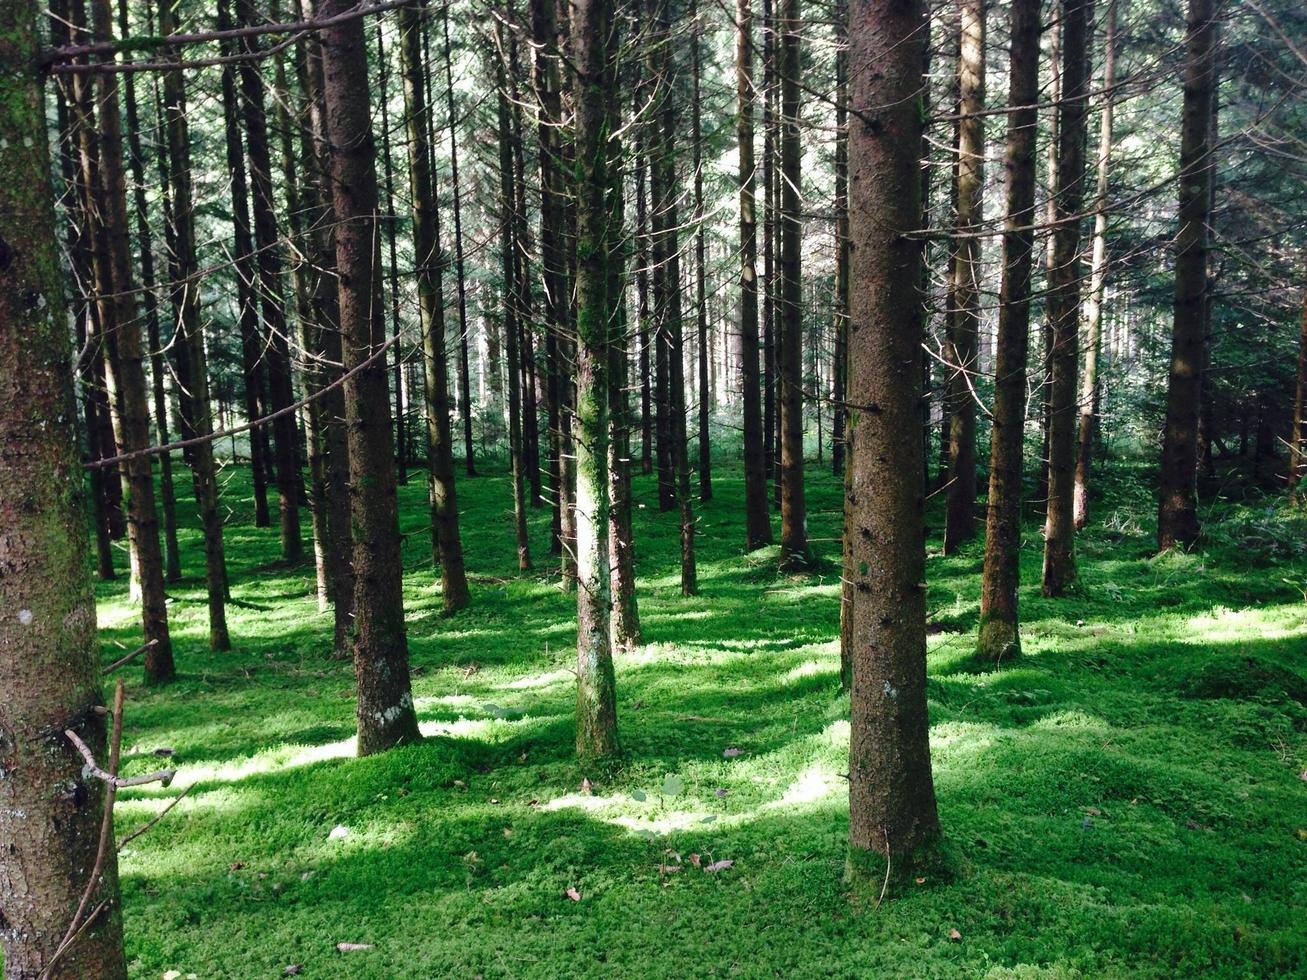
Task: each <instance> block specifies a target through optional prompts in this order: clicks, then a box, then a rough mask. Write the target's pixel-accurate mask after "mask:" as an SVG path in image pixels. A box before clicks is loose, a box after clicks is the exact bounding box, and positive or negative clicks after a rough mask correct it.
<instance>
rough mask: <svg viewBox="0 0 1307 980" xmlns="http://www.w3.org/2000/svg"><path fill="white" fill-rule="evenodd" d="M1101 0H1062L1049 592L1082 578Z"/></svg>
mask: <svg viewBox="0 0 1307 980" xmlns="http://www.w3.org/2000/svg"><path fill="white" fill-rule="evenodd" d="M1092 11H1093V0H1063V2H1062V42H1061V43H1062V65H1061V86H1062V87H1061V98H1060V100H1059V102H1058V106H1057V178H1056V183H1055V185H1054V191H1053V193H1054V199H1053V204H1052V208H1053V224H1054V228H1053V250H1052V259H1051V260H1050V269H1049V286H1048V300H1047V302H1048V320H1049V325H1050V340H1049V356H1048V360H1049V381H1048V510H1047V513H1046V515H1045V520H1044V575H1043V583H1044V584H1043V589H1044V595H1046V596H1060V595H1065V594H1066V592H1067V590H1068V589H1070V588H1071V586H1072V584H1073V583H1074V582H1075V580H1076V558H1075V524H1074V521H1073V513H1072V511H1073V503H1072V498H1073V495H1074V483H1075V457H1076V414H1077V413H1076V405H1077V396H1078V394H1079V393H1078V391H1077V387H1076V371H1077V368H1078V366H1079V348H1080V266H1081V262H1080V224H1081V213H1080V211H1081V203H1082V202H1083V200H1084V179H1085V123H1086V119H1087V118H1088V115H1089V111H1088V100H1089V23H1090V14H1091V13H1092Z"/></svg>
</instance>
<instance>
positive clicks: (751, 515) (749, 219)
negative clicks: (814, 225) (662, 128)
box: [735, 0, 772, 551]
mask: <svg viewBox="0 0 1307 980" xmlns="http://www.w3.org/2000/svg"><path fill="white" fill-rule="evenodd" d="M753 43H754V42H753V8H752V6H751V0H736V5H735V81H736V85H735V87H736V95H737V99H738V101H739V112H738V116H737V121H736V137H737V139H736V142H737V143H738V144H739V153H740V178H739V179H740V398H741V412H742V414H743V416H744V419H743V421H744V518H745V529H744V542H745V547H746V549H747V550H749V551H753V550H755V549H757V548H761V547H763V546H764V545H768V544H771V542H772V530H771V515H770V512H769V511H768V507H767V457H766V455H765V447H764V444H763V419H762V392H761V390H760V386H761V377H760V375H759V371H758V221H757V210H756V198H755V195H754V170H755V169H756V168H755V165H754V158H753V113H754V109H753V104H754V89H753Z"/></svg>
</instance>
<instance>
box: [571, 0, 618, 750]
mask: <svg viewBox="0 0 1307 980" xmlns="http://www.w3.org/2000/svg"><path fill="white" fill-rule="evenodd" d="M571 13H572V24H571V28H572V31H571V47H572V50H571V55H572V65H573V71H574V72H575V77H574V79H573V88H574V91H575V94H576V117H575V118H576V122H575V126H576V177H577V181H576V187H575V193H576V196H577V202H576V203H577V209H576V217H577V228H576V234H577V238H576V256H577V277H576V295H577V314H576V409H575V429H574V433H573V435H574V437H575V438H574V442H573V445H574V447H575V452H576V462H575V470H576V567H577V583H576V584H577V588H576V598H577V605H576V754H577V755H578V756H580V757H581V758H592V757H596V756H608V755H612V754H613V753H614V752H616V751H617V698H616V682H615V680H614V676H613V653H612V637H611V634H610V616H611V609H610V603H611V600H612V593H611V584H612V583H611V573H610V567H609V553H608V534H609V527H608V520H609V498H608V494H609V485H608V466H609V460H608V440H609V431H608V421H609V417H608V413H609V405H608V399H609V384H610V379H609V370H610V367H611V365H610V363H609V357H610V353H611V352H610V346H611V336H612V331H613V326H614V323H615V321H616V319H617V307H618V305H619V304H620V303H621V294H620V293H613V292H611V291H610V289H611V287H612V285H613V284H614V282H615V280H614V278H613V277H612V276H611V275H610V263H611V262H612V261H613V251H614V248H615V247H616V245H617V240H618V239H619V238H620V235H621V228H620V227H619V226H618V225H617V223H616V218H617V215H616V213H615V212H616V207H615V205H616V200H617V197H616V195H617V193H619V191H618V190H617V188H616V184H617V182H618V181H619V180H620V179H621V178H620V170H619V169H618V168H617V167H615V166H613V162H612V161H610V160H609V158H608V157H609V152H610V147H611V144H610V136H611V134H612V133H613V132H614V130H615V129H616V126H615V125H614V118H613V117H614V115H615V113H614V108H613V107H614V104H615V103H614V100H613V99H611V98H609V94H608V93H607V92H606V91H605V84H604V83H605V81H607V80H609V79H610V77H611V76H610V70H609V59H610V57H611V55H610V54H609V51H610V47H612V48H615V47H616V39H615V38H614V37H613V9H612V0H573V2H572V5H571Z"/></svg>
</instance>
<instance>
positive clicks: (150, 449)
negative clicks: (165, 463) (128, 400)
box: [85, 337, 399, 469]
mask: <svg viewBox="0 0 1307 980" xmlns="http://www.w3.org/2000/svg"><path fill="white" fill-rule="evenodd" d="M398 339H399V338H397V337H391V338H389V339H388V340H386V342H385V343H383V344H382V345H381V346H380V347H378V348H377V350H376V351H375V352H374V353H372V354H370V355H368V358H367V360H365V361H363V362H361V363H360V364H357V365H355V366H354V367H352V368H350V369H349V370H348V371H346V372H345V373H343V374H342V375H341V376H340V377H339V378H337V379H336V380H335V381H333V382H331V384H328V385H324V386H323V387H321V388H319V389H318V390H317V391H316V392H314V393H313V394H311V395H308V396H307V397H305V398H301V399H300V400H299V401H297V402H295V403H294V404H292V405H286V406H285V407H284V408H279V409H277V411H275V412H271V413H270V414H268V415H265V416H263V417H262V418H257V419H254V420H252V421H250V422H242V423H241V424H240V425H233V426H231V427H230V428H226V429H218V430H216V431H214V432H211V433H209V434H208V435H207V436H196V437H194V438H193V439H179V440H177V441H176V442H169V443H166V444H165V445H162V446H146V447H145V448H144V449H136V450H133V451H132V452H130V453H122V454H120V455H118V456H112V457H106V458H105V459H95V460H91V461H90V462H88V463H86V464H85V466H86V468H87V469H99V468H101V467H103V466H111V465H112V464H114V463H121V462H123V461H124V460H128V459H135V458H136V457H137V456H158V455H160V454H161V453H170V452H172V451H173V450H174V449H185V448H187V447H188V446H198V445H200V444H202V443H206V442H213V441H214V440H216V439H223V438H226V437H227V436H234V435H237V434H239V433H241V432H247V431H249V430H250V429H256V428H258V427H259V426H261V425H266V424H268V423H269V422H272V421H275V420H276V419H279V418H281V416H283V415H286V414H287V413H289V412H297V411H299V410H300V409H301V408H303V407H304V406H305V405H308V404H309V403H310V402H314V401H316V400H317V399H319V398H321V397H322V396H323V395H325V394H326V393H327V392H329V391H331V390H332V389H333V388H336V387H338V386H339V385H343V384H344V383H345V382H346V381H348V380H349V379H350V378H352V377H354V375H356V374H358V373H359V372H360V371H363V370H364V369H365V368H368V367H371V366H372V365H373V364H374V363H376V361H377V359H378V358H380V357H384V356H385V354H386V351H387V350H389V349H390V347H391V345H392V344H394V343H395V341H396V340H398Z"/></svg>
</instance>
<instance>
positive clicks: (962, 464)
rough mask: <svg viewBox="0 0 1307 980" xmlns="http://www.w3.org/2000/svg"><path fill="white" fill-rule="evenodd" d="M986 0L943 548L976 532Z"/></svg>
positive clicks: (964, 209)
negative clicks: (976, 380)
mask: <svg viewBox="0 0 1307 980" xmlns="http://www.w3.org/2000/svg"><path fill="white" fill-rule="evenodd" d="M985 4H986V0H961V2H960V4H959V6H960V8H961V28H960V35H959V45H958V116H959V118H958V159H957V166H956V168H955V170H954V174H955V180H956V187H955V189H956V200H957V216H956V225H955V227H956V228H957V231H958V237H957V239H956V240H955V242H954V248H953V267H952V270H951V281H950V287H951V288H950V295H951V297H952V299H951V302H950V304H949V312H950V316H949V321H948V322H949V329H948V343H947V346H946V348H945V360H947V361H948V362H949V368H948V370H949V372H950V374H949V380H948V399H949V428H948V440H949V474H948V491H947V501H946V508H945V522H944V554H946V555H950V554H953V553H954V552H956V551H957V549H958V547H959V546H960V545H962V544H963V543H964V542H966V541H970V540H971V539H972V538H973V537H974V536H975V533H976V402H975V398H974V396H973V394H972V391H973V387H974V381H973V379H974V378H975V377H976V373H977V368H978V362H977V359H976V355H977V347H978V334H979V326H980V275H981V267H980V262H981V254H980V253H981V248H980V246H981V242H982V239H981V238H980V237H979V232H980V229H981V226H982V224H983V222H984V191H985V117H984V111H985Z"/></svg>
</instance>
